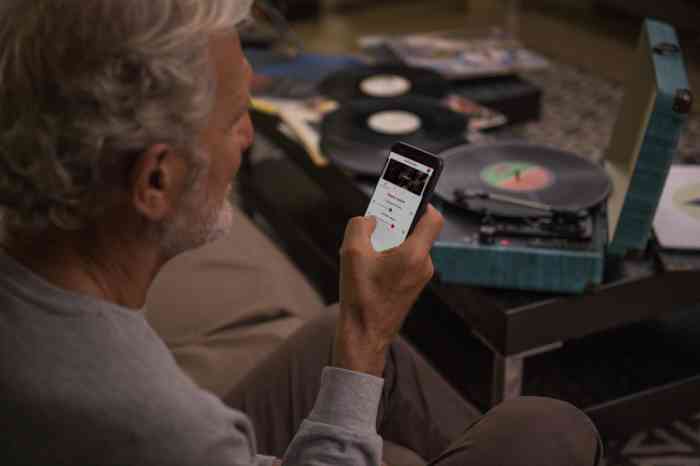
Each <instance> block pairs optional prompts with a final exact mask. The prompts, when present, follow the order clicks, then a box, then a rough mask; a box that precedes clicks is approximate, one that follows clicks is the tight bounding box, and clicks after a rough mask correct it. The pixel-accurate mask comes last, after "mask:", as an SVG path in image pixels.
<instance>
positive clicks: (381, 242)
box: [365, 142, 442, 252]
mask: <svg viewBox="0 0 700 466" xmlns="http://www.w3.org/2000/svg"><path fill="white" fill-rule="evenodd" d="M441 173H442V159H440V158H439V157H437V156H435V155H433V154H431V153H430V152H426V151H424V150H422V149H418V148H417V147H413V146H410V145H408V144H405V143H402V142H399V143H396V144H394V145H393V146H391V149H390V150H389V157H388V158H387V161H386V163H385V164H384V168H383V169H382V174H381V177H380V178H379V181H378V182H377V185H376V186H375V188H374V192H373V193H372V197H371V199H370V201H369V206H368V207H367V212H366V213H365V215H373V216H375V217H376V218H377V227H376V229H375V230H374V233H372V238H371V239H372V246H373V247H374V249H375V250H376V251H380V252H381V251H386V250H387V249H391V248H393V247H396V246H398V245H400V244H401V243H402V242H403V241H404V240H405V239H406V237H407V236H408V235H409V234H410V233H411V232H412V231H413V228H414V227H415V226H416V223H418V220H419V219H420V217H421V215H423V212H424V211H425V208H426V206H427V205H428V202H430V197H431V196H432V194H433V190H434V189H435V185H436V184H437V181H438V178H440V174H441Z"/></svg>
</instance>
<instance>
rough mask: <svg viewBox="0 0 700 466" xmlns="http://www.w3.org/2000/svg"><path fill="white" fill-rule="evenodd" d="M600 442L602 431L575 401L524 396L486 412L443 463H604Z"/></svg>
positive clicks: (573, 465) (545, 465)
mask: <svg viewBox="0 0 700 466" xmlns="http://www.w3.org/2000/svg"><path fill="white" fill-rule="evenodd" d="M599 447H600V438H599V435H598V431H597V430H596V428H595V426H594V425H593V423H592V422H591V420H590V419H589V418H588V417H587V416H586V415H585V414H584V413H583V412H582V411H580V410H579V409H578V408H576V407H575V406H573V405H571V404H569V403H566V402H563V401H559V400H554V399H551V398H539V397H522V398H517V399H514V400H510V401H506V402H504V403H502V404H500V405H498V406H496V407H495V408H493V409H492V410H491V411H489V412H488V413H486V414H485V415H484V417H483V418H482V419H481V420H480V421H478V422H477V423H476V424H475V425H474V426H473V427H471V428H470V429H469V430H468V431H467V432H466V433H465V435H464V436H463V437H462V438H461V439H460V441H459V442H457V443H456V444H453V446H452V448H451V450H452V453H451V454H450V455H448V456H449V458H444V460H445V461H444V463H443V461H439V462H438V464H441V465H442V464H450V465H451V464H460V463H461V462H462V461H465V460H466V459H468V458H472V457H473V458H474V459H477V458H478V459H479V460H478V461H477V463H478V464H482V465H491V464H512V465H520V464H522V465H525V464H528V465H541V466H557V465H566V466H578V465H581V466H593V465H596V464H597V463H598V457H599V455H600V453H601V452H600V450H599ZM477 463H475V464H477ZM465 464H469V463H468V461H465Z"/></svg>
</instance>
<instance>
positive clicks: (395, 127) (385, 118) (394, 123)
mask: <svg viewBox="0 0 700 466" xmlns="http://www.w3.org/2000/svg"><path fill="white" fill-rule="evenodd" d="M367 124H368V125H369V127H370V128H372V129H373V130H374V131H376V132H378V133H384V134H409V133H412V132H414V131H416V130H417V129H418V128H420V127H421V121H420V118H419V117H418V115H416V114H415V113H411V112H404V111H402V110H387V111H385V112H377V113H375V114H374V115H372V116H371V117H369V118H368V119H367Z"/></svg>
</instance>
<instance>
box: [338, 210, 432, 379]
mask: <svg viewBox="0 0 700 466" xmlns="http://www.w3.org/2000/svg"><path fill="white" fill-rule="evenodd" d="M376 222H377V220H376V219H375V218H373V217H355V218H352V219H351V220H350V222H348V225H347V228H346V229H345V238H344V239H343V245H342V246H341V248H340V318H339V320H338V327H337V331H336V341H335V353H334V364H335V365H336V366H338V367H343V368H345V369H350V370H354V371H360V372H367V373H369V374H373V375H376V376H380V377H381V375H382V372H383V371H384V363H385V356H386V349H387V348H388V346H389V344H390V343H391V342H392V340H393V339H394V338H395V337H396V335H397V334H398V332H399V330H400V329H401V325H402V323H403V321H404V319H405V317H406V315H407V314H408V311H409V310H410V309H411V306H413V303H414V302H415V301H416V299H417V298H418V294H419V293H420V292H421V290H422V289H423V287H424V286H425V285H426V284H427V283H428V281H429V280H430V278H431V277H432V276H433V262H432V260H431V258H430V254H429V252H430V248H431V246H432V244H433V242H434V241H435V239H436V238H437V236H438V234H439V233H440V230H442V224H443V218H442V215H440V213H439V212H438V211H437V210H435V208H433V207H432V206H430V205H429V206H428V208H427V209H426V211H425V214H424V215H423V217H422V218H421V219H420V221H419V222H418V224H417V225H416V228H415V230H414V231H413V233H411V235H409V237H408V238H406V241H404V242H403V244H401V245H400V246H398V247H396V248H393V249H390V250H388V251H384V252H376V251H375V250H374V248H373V247H372V243H371V241H370V236H371V235H372V232H373V231H374V228H375V227H376Z"/></svg>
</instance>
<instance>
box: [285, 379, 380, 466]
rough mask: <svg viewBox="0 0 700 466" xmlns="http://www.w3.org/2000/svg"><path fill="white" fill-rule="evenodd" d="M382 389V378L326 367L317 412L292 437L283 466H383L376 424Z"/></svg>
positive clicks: (315, 408)
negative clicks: (381, 465) (379, 465)
mask: <svg viewBox="0 0 700 466" xmlns="http://www.w3.org/2000/svg"><path fill="white" fill-rule="evenodd" d="M383 386H384V380H383V379H381V378H379V377H374V376H371V375H368V374H362V373H359V372H353V371H349V370H345V369H340V368H336V367H326V368H325V369H324V370H323V374H322V379H321V389H320V391H319V394H318V397H317V398H316V402H315V404H314V408H313V409H312V411H311V413H310V414H309V416H308V417H307V418H306V419H305V420H304V421H303V422H302V424H301V426H300V428H299V431H297V433H296V435H295V436H294V439H292V442H291V443H290V445H289V448H288V449H287V452H286V453H285V456H284V460H283V464H284V466H297V465H308V466H311V465H313V466H320V465H334V466H343V465H357V466H376V465H378V464H380V462H381V455H382V439H381V437H380V436H379V435H378V434H377V429H376V423H377V410H378V408H379V401H380V399H381V394H382V388H383Z"/></svg>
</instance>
